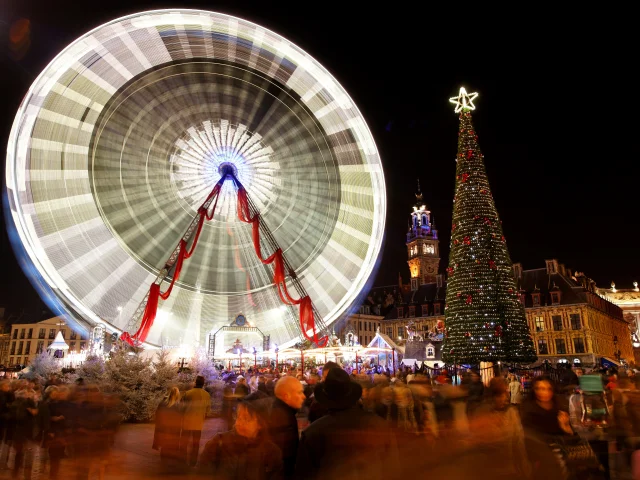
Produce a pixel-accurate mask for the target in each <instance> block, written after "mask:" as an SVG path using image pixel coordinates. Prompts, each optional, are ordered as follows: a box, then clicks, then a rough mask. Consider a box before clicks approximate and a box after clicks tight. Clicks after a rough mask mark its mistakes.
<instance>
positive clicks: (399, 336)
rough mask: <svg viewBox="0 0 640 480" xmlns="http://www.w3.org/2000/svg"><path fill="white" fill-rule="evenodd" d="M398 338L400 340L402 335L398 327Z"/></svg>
mask: <svg viewBox="0 0 640 480" xmlns="http://www.w3.org/2000/svg"><path fill="white" fill-rule="evenodd" d="M398 338H399V339H400V340H402V338H403V337H402V329H401V328H399V329H398Z"/></svg>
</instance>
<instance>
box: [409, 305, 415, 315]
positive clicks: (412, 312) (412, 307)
mask: <svg viewBox="0 0 640 480" xmlns="http://www.w3.org/2000/svg"><path fill="white" fill-rule="evenodd" d="M409 316H410V317H415V316H416V307H414V306H411V307H409Z"/></svg>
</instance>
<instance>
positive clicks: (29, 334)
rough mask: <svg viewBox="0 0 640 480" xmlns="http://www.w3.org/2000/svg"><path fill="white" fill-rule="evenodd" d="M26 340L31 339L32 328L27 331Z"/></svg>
mask: <svg viewBox="0 0 640 480" xmlns="http://www.w3.org/2000/svg"><path fill="white" fill-rule="evenodd" d="M27 338H29V339H31V338H33V328H30V329H29V331H28V332H27Z"/></svg>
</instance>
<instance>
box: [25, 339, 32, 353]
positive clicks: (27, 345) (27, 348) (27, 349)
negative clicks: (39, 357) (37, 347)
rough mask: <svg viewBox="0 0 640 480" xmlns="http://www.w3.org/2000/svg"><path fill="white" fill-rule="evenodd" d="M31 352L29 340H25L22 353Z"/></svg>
mask: <svg viewBox="0 0 640 480" xmlns="http://www.w3.org/2000/svg"><path fill="white" fill-rule="evenodd" d="M30 353H31V342H27V344H26V345H25V347H24V354H25V355H29V354H30Z"/></svg>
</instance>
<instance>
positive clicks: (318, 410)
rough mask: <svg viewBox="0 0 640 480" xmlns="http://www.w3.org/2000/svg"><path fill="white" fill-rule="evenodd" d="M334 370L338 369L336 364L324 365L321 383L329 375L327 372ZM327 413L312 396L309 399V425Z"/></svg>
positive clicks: (325, 408) (327, 410)
mask: <svg viewBox="0 0 640 480" xmlns="http://www.w3.org/2000/svg"><path fill="white" fill-rule="evenodd" d="M334 368H340V365H338V364H337V363H336V362H327V363H325V364H324V366H323V367H322V381H323V382H324V381H325V379H326V378H327V375H328V374H329V371H330V370H332V369H334ZM328 413H329V409H328V408H327V407H325V406H324V405H322V404H321V403H320V402H318V401H317V400H316V398H315V395H313V396H312V397H311V403H310V405H309V415H308V418H309V423H313V422H315V421H316V420H318V419H319V418H322V417H324V416H325V415H327V414H328Z"/></svg>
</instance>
